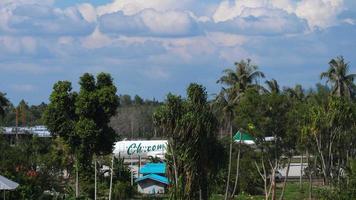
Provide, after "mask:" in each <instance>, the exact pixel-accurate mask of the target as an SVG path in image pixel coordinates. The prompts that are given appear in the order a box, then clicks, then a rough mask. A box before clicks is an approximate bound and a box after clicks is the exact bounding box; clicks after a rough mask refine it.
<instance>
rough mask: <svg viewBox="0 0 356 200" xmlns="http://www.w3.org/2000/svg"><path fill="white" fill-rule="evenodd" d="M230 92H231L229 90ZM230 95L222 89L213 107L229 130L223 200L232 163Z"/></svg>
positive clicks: (232, 114)
mask: <svg viewBox="0 0 356 200" xmlns="http://www.w3.org/2000/svg"><path fill="white" fill-rule="evenodd" d="M230 91H232V90H230ZM230 97H231V94H229V93H228V91H227V90H226V89H225V88H222V89H221V91H220V93H219V95H218V96H216V99H215V101H214V104H215V106H216V107H217V108H218V109H219V110H221V111H222V118H223V119H222V120H223V121H226V123H227V127H228V129H229V140H230V141H229V142H230V145H229V164H228V174H227V181H226V189H225V200H227V198H228V193H229V185H230V175H231V161H232V119H233V117H234V107H235V101H234V100H233V99H231V98H230Z"/></svg>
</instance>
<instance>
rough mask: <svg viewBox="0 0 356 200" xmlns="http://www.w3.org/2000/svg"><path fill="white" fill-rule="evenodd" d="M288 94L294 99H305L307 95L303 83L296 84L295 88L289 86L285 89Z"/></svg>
mask: <svg viewBox="0 0 356 200" xmlns="http://www.w3.org/2000/svg"><path fill="white" fill-rule="evenodd" d="M285 92H286V94H287V96H289V97H290V98H292V99H296V100H298V101H300V102H301V101H303V100H304V99H305V98H306V96H305V94H304V90H303V88H302V86H301V85H296V86H295V87H294V88H287V89H285Z"/></svg>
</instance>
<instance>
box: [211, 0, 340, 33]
mask: <svg viewBox="0 0 356 200" xmlns="http://www.w3.org/2000/svg"><path fill="white" fill-rule="evenodd" d="M275 9H277V10H280V11H283V12H286V13H288V14H291V15H296V16H297V17H299V18H300V19H304V20H306V21H307V22H308V25H309V28H310V29H315V28H327V27H330V26H332V25H335V24H336V23H337V16H338V15H339V14H340V13H341V11H342V10H343V0H301V1H298V2H296V1H294V0H235V1H234V2H231V1H228V0H225V1H223V2H221V3H220V4H219V6H218V7H217V9H216V11H215V13H214V15H213V19H214V21H215V22H225V21H227V20H233V19H235V18H239V17H240V18H241V17H242V18H243V17H249V16H252V17H263V16H267V17H270V18H277V19H278V16H273V15H271V14H273V13H274V12H270V11H271V10H275ZM271 23H273V22H272V21H271Z"/></svg>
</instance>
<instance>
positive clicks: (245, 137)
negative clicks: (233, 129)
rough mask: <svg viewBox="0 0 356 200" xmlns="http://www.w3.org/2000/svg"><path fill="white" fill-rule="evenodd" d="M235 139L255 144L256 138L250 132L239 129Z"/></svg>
mask: <svg viewBox="0 0 356 200" xmlns="http://www.w3.org/2000/svg"><path fill="white" fill-rule="evenodd" d="M234 141H235V142H240V141H241V142H242V143H244V144H247V145H254V144H255V138H253V137H252V136H251V135H250V134H248V133H246V132H242V131H237V133H236V134H235V136H234Z"/></svg>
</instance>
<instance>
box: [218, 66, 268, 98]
mask: <svg viewBox="0 0 356 200" xmlns="http://www.w3.org/2000/svg"><path fill="white" fill-rule="evenodd" d="M257 69H258V67H257V66H256V65H253V64H252V63H251V59H247V60H246V61H245V60H241V61H240V62H235V69H234V70H233V69H225V70H224V71H223V72H224V75H223V76H222V77H221V78H220V79H219V80H218V81H217V83H221V84H223V85H226V86H227V88H226V90H227V92H228V94H229V96H230V98H231V99H233V100H234V101H237V100H238V99H239V97H240V96H241V95H242V94H243V93H244V92H245V91H246V90H247V89H248V88H252V87H253V88H257V89H260V86H259V84H257V80H258V78H264V77H265V75H264V74H263V73H262V72H261V71H258V70H257Z"/></svg>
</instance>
